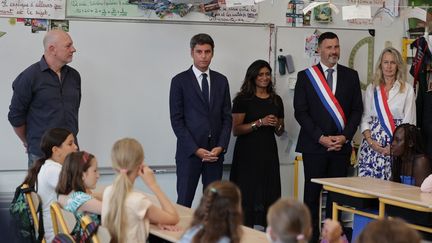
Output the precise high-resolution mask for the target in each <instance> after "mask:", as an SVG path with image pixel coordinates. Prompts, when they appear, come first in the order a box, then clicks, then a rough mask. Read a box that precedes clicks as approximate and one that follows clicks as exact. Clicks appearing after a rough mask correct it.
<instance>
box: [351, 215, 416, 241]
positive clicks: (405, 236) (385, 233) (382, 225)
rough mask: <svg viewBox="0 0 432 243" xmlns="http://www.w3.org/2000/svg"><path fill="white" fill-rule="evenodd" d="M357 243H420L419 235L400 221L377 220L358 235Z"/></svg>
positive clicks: (394, 219)
mask: <svg viewBox="0 0 432 243" xmlns="http://www.w3.org/2000/svg"><path fill="white" fill-rule="evenodd" d="M356 242H357V243H420V242H421V237H420V235H419V233H418V232H417V231H416V230H414V229H411V228H410V227H408V225H407V224H406V223H405V222H404V221H403V220H401V219H398V218H391V219H387V218H386V219H379V220H374V221H372V222H370V223H369V224H368V225H367V226H366V227H365V228H364V230H363V231H362V232H361V233H360V235H359V237H358V239H357V241H356Z"/></svg>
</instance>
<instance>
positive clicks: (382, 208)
mask: <svg viewBox="0 0 432 243" xmlns="http://www.w3.org/2000/svg"><path fill="white" fill-rule="evenodd" d="M312 182H315V183H318V184H322V185H323V188H324V189H325V190H327V191H329V192H331V193H333V194H334V195H335V198H336V200H335V201H336V202H333V211H332V218H333V219H337V215H338V211H339V210H341V211H346V212H351V213H356V214H360V215H363V216H366V217H370V218H375V219H376V218H383V217H385V215H386V214H387V215H390V216H391V215H392V213H389V211H391V212H396V213H397V214H398V215H394V216H398V217H402V218H404V219H405V220H407V221H408V222H416V218H417V216H419V215H421V216H422V217H423V219H422V220H421V221H423V222H419V223H412V224H409V225H410V226H411V227H413V228H415V229H417V230H421V231H425V232H429V233H432V194H431V193H424V192H421V191H420V187H416V186H410V185H405V184H401V183H396V182H391V181H385V180H380V179H375V178H369V177H341V178H319V179H312ZM374 205H376V206H377V209H378V214H373V213H370V212H364V211H362V210H360V208H365V207H368V206H372V207H373V206H374ZM389 208H391V209H392V210H389ZM403 211H405V212H410V213H408V214H407V213H402V214H401V215H399V213H400V212H403ZM413 214H416V215H413ZM402 215H405V217H404V216H402Z"/></svg>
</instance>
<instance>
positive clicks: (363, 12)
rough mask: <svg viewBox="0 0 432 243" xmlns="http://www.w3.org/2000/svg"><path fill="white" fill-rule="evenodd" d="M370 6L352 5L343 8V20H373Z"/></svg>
mask: <svg viewBox="0 0 432 243" xmlns="http://www.w3.org/2000/svg"><path fill="white" fill-rule="evenodd" d="M371 12H372V11H371V6H370V5H350V6H344V7H342V19H343V20H350V19H371V18H372V14H371Z"/></svg>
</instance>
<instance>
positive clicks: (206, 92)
mask: <svg viewBox="0 0 432 243" xmlns="http://www.w3.org/2000/svg"><path fill="white" fill-rule="evenodd" d="M201 91H202V94H203V97H204V100H205V102H206V104H207V105H208V104H209V98H210V96H209V84H208V80H207V73H202V80H201Z"/></svg>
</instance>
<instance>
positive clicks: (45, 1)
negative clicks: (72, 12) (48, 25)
mask: <svg viewBox="0 0 432 243" xmlns="http://www.w3.org/2000/svg"><path fill="white" fill-rule="evenodd" d="M65 15H66V0H1V2H0V17H17V18H32V19H64V18H65Z"/></svg>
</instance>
